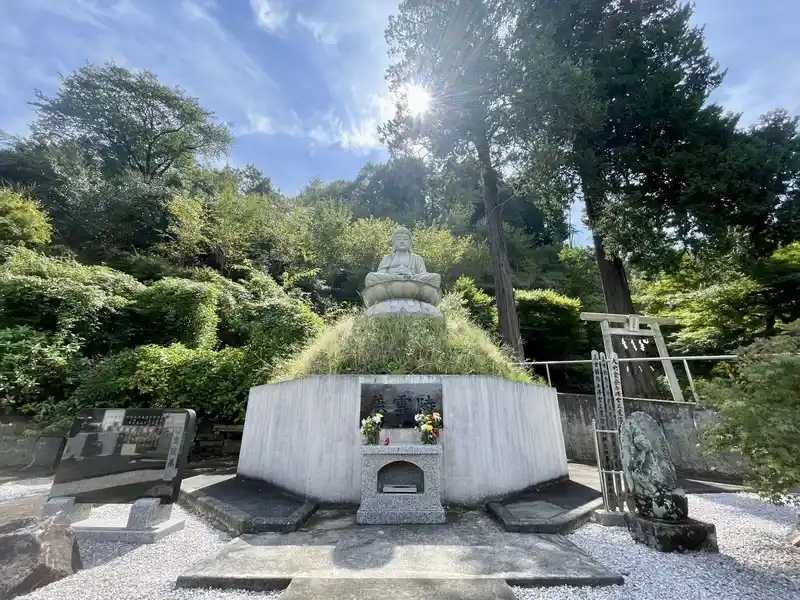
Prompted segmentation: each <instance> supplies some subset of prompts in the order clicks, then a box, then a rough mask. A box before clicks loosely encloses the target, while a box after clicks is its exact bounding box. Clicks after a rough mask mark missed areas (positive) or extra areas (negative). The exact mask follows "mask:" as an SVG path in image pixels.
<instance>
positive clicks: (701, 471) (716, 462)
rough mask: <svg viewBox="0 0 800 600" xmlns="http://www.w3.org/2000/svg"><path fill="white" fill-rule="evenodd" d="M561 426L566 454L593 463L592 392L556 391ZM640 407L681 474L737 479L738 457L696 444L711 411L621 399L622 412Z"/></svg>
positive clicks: (686, 404)
mask: <svg viewBox="0 0 800 600" xmlns="http://www.w3.org/2000/svg"><path fill="white" fill-rule="evenodd" d="M558 404H559V409H560V410H561V426H562V429H563V430H564V444H565V446H566V450H567V458H568V459H570V460H574V461H575V462H582V463H588V464H596V463H597V460H596V457H595V448H594V440H593V439H592V419H593V418H594V411H595V398H594V396H588V395H581V394H559V395H558ZM637 411H641V412H644V413H646V414H648V415H650V416H651V417H653V418H654V419H655V420H656V422H657V423H658V424H659V425H660V426H661V428H662V429H663V431H664V435H665V436H666V438H667V443H668V444H669V449H670V454H671V456H672V460H673V462H674V463H675V467H676V469H677V470H678V472H679V473H680V474H681V475H685V476H697V477H713V478H714V479H722V480H725V479H729V480H731V481H739V480H740V479H741V478H742V475H743V473H744V468H743V465H742V463H741V460H739V458H738V457H736V456H734V455H728V456H706V455H705V454H703V453H702V452H701V449H700V447H699V444H700V439H701V438H700V435H699V430H700V428H701V427H702V426H703V424H704V423H706V422H708V421H710V420H711V419H713V418H714V413H713V412H711V411H710V410H708V409H704V408H702V407H700V406H697V405H696V404H692V403H689V402H673V401H669V400H633V399H626V400H625V412H626V413H632V412H637Z"/></svg>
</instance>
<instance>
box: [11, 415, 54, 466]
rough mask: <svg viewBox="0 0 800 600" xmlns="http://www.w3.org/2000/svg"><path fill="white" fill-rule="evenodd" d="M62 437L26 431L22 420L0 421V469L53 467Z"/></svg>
mask: <svg viewBox="0 0 800 600" xmlns="http://www.w3.org/2000/svg"><path fill="white" fill-rule="evenodd" d="M63 443H64V437H63V436H60V435H57V434H54V435H53V436H48V435H41V434H40V433H39V432H36V431H26V428H25V424H24V423H22V422H15V423H0V469H24V468H31V469H34V468H35V469H53V468H55V465H56V463H57V462H58V459H59V457H60V455H61V448H62V445H63Z"/></svg>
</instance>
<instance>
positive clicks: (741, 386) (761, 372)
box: [698, 322, 800, 504]
mask: <svg viewBox="0 0 800 600" xmlns="http://www.w3.org/2000/svg"><path fill="white" fill-rule="evenodd" d="M798 334H800V322H795V323H794V324H793V325H792V326H791V327H789V328H788V331H786V332H784V333H783V334H781V335H778V336H775V337H771V338H767V339H763V340H759V341H757V342H755V343H753V344H751V345H750V346H748V347H746V348H742V349H740V351H739V352H738V356H739V358H738V360H737V362H736V363H735V365H734V373H733V375H732V376H731V377H730V378H716V379H714V380H712V381H710V382H703V381H701V382H698V384H699V386H698V388H699V389H698V391H699V392H700V395H701V401H702V402H703V403H705V404H706V405H707V406H709V407H710V408H712V409H714V410H715V411H716V413H717V418H716V419H715V421H714V422H712V423H711V424H709V425H708V426H707V429H706V430H705V431H704V432H703V435H704V437H705V438H706V440H707V441H708V442H709V446H708V450H709V451H711V452H737V453H739V454H741V455H742V456H743V457H744V458H745V459H746V460H747V462H748V466H749V467H750V478H749V481H748V483H749V484H751V485H752V486H753V487H754V488H755V489H756V490H757V491H758V492H759V493H761V494H762V495H763V496H764V497H766V498H767V499H768V500H770V501H772V502H776V503H782V502H784V501H786V500H790V499H791V497H792V495H793V496H794V502H795V503H797V504H800V496H797V494H796V493H794V492H796V491H797V486H798V485H800V335H798ZM787 496H788V497H787Z"/></svg>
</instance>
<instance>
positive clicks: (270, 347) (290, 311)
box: [245, 298, 324, 364]
mask: <svg viewBox="0 0 800 600" xmlns="http://www.w3.org/2000/svg"><path fill="white" fill-rule="evenodd" d="M246 310H247V311H248V314H247V320H246V321H245V322H246V327H247V330H248V331H247V333H248V351H249V352H250V353H251V354H252V355H253V356H254V357H256V358H257V359H258V360H259V361H260V362H261V363H262V364H272V363H273V362H274V361H275V360H276V359H277V358H278V357H283V356H287V355H288V354H290V353H291V352H293V351H295V350H297V349H298V348H299V347H301V346H303V345H305V344H306V343H307V342H308V341H309V340H312V339H314V338H315V337H316V336H317V335H318V334H319V332H320V331H321V330H322V327H323V324H324V323H323V320H322V318H320V317H319V316H318V315H316V314H314V312H313V311H312V310H311V308H310V307H309V306H308V305H307V304H305V303H303V302H302V301H299V300H295V299H279V298H272V299H267V300H261V301H260V302H258V303H253V304H252V305H250V306H248V307H246Z"/></svg>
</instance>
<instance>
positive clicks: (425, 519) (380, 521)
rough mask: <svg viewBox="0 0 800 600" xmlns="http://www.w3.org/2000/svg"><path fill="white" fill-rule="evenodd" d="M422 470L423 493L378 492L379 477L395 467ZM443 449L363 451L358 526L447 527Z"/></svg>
mask: <svg viewBox="0 0 800 600" xmlns="http://www.w3.org/2000/svg"><path fill="white" fill-rule="evenodd" d="M396 462H404V463H410V464H412V465H415V466H417V467H419V468H420V469H421V470H422V473H423V477H424V489H423V490H422V491H421V492H417V493H413V494H409V493H383V492H381V491H379V490H378V473H379V472H380V470H381V469H382V468H383V467H385V466H387V465H390V464H392V463H396ZM441 463H442V447H441V446H438V445H432V446H431V445H423V444H397V445H390V446H362V447H361V505H360V506H359V507H358V512H357V513H356V522H357V523H360V524H363V525H394V524H400V523H444V522H445V520H446V519H445V514H444V508H443V507H442V475H441V473H442V467H441Z"/></svg>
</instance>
